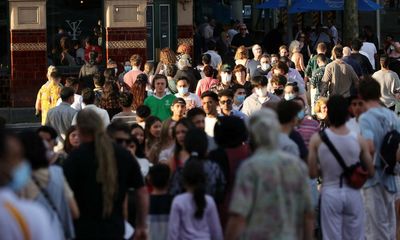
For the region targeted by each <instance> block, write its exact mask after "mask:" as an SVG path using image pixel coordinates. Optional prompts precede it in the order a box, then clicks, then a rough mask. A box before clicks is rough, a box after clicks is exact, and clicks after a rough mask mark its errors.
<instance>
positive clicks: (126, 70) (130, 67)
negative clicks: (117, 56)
mask: <svg viewBox="0 0 400 240" xmlns="http://www.w3.org/2000/svg"><path fill="white" fill-rule="evenodd" d="M124 70H125V72H129V71H130V70H132V66H124Z"/></svg>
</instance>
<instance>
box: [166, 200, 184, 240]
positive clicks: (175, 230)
mask: <svg viewBox="0 0 400 240" xmlns="http://www.w3.org/2000/svg"><path fill="white" fill-rule="evenodd" d="M175 199H176V198H175ZM175 199H174V201H173V202H172V207H171V213H170V214H169V221H168V238H167V239H168V240H177V239H179V228H180V226H179V223H180V222H181V219H180V218H181V214H180V209H179V206H178V204H177V203H176V201H175Z"/></svg>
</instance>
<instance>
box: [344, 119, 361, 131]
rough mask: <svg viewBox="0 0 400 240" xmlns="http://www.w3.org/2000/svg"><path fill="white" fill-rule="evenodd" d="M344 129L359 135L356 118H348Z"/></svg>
mask: <svg viewBox="0 0 400 240" xmlns="http://www.w3.org/2000/svg"><path fill="white" fill-rule="evenodd" d="M346 127H347V128H348V129H349V130H350V131H352V132H355V133H357V134H361V132H360V125H359V124H358V122H357V120H356V118H354V117H353V118H350V119H349V120H348V121H347V122H346Z"/></svg>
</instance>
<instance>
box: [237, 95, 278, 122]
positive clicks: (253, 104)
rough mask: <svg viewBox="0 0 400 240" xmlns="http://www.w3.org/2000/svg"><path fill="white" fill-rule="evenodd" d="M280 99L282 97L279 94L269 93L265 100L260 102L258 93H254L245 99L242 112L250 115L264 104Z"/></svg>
mask: <svg viewBox="0 0 400 240" xmlns="http://www.w3.org/2000/svg"><path fill="white" fill-rule="evenodd" d="M279 101H281V99H280V98H279V97H278V96H276V95H274V94H271V93H268V95H267V97H266V98H265V100H264V102H260V100H259V98H258V96H257V94H255V93H253V94H251V95H250V96H249V97H247V98H246V99H245V100H244V102H243V108H242V113H244V114H246V115H247V116H250V115H251V114H253V113H254V112H256V111H257V110H260V109H261V108H262V106H263V104H265V103H267V102H279Z"/></svg>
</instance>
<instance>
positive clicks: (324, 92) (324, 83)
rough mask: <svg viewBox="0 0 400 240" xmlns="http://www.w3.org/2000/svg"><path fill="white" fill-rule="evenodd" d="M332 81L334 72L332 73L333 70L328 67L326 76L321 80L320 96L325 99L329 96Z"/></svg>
mask: <svg viewBox="0 0 400 240" xmlns="http://www.w3.org/2000/svg"><path fill="white" fill-rule="evenodd" d="M331 81H332V72H331V68H330V67H329V68H328V67H326V68H325V72H324V76H323V77H322V80H321V89H320V90H321V92H320V95H321V96H323V97H327V96H328V91H329V83H330V82H331Z"/></svg>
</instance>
